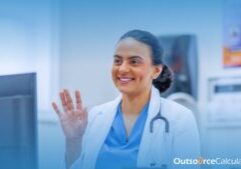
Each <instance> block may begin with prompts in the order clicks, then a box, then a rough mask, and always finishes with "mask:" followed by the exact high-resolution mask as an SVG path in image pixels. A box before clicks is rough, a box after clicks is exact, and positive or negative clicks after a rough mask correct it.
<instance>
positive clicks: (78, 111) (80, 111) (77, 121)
mask: <svg viewBox="0 0 241 169" xmlns="http://www.w3.org/2000/svg"><path fill="white" fill-rule="evenodd" d="M75 98H76V106H74V104H73V100H72V98H71V96H70V94H69V91H68V90H64V91H63V92H60V99H61V103H62V107H63V110H64V111H63V112H61V111H60V109H59V108H58V106H57V104H56V103H55V102H53V103H52V106H53V108H54V110H55V112H56V113H57V115H58V117H59V119H60V123H61V126H62V129H63V132H64V134H65V137H66V139H70V140H72V139H82V136H83V134H84V131H85V129H86V126H87V111H86V109H85V108H84V107H83V105H82V101H81V97H80V92H79V91H76V92H75Z"/></svg>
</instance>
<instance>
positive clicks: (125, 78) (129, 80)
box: [117, 77, 135, 84]
mask: <svg viewBox="0 0 241 169" xmlns="http://www.w3.org/2000/svg"><path fill="white" fill-rule="evenodd" d="M117 79H118V80H119V82H120V83H121V84H127V83H129V82H131V81H133V80H135V79H134V78H130V77H118V78H117Z"/></svg>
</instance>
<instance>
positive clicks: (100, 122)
mask: <svg viewBox="0 0 241 169" xmlns="http://www.w3.org/2000/svg"><path fill="white" fill-rule="evenodd" d="M120 101H121V96H119V97H117V98H116V99H115V100H114V101H113V102H111V103H110V104H109V105H108V106H105V108H104V109H103V110H100V112H99V114H98V117H97V118H98V119H96V122H95V123H93V126H92V127H91V128H92V130H91V131H90V133H89V136H91V138H89V140H90V142H91V143H89V144H91V146H89V147H90V149H89V150H88V151H87V152H86V153H87V158H88V159H89V160H87V161H88V164H87V165H85V167H86V168H88V169H94V168H95V163H96V161H97V157H98V152H99V151H100V149H101V146H102V145H103V143H104V141H105V138H106V136H107V134H108V132H109V130H110V128H111V125H112V122H113V120H114V117H115V114H116V110H117V106H118V104H119V103H120Z"/></svg>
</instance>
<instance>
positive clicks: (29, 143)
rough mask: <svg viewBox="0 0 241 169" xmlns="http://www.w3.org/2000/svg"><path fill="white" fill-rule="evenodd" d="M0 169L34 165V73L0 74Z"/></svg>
mask: <svg viewBox="0 0 241 169" xmlns="http://www.w3.org/2000/svg"><path fill="white" fill-rule="evenodd" d="M0 169H37V106H36V73H26V74H15V75H2V76H0Z"/></svg>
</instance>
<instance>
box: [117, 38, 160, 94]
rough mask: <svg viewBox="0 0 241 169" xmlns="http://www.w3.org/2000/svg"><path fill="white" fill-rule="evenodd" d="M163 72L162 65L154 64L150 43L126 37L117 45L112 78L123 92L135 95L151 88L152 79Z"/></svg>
mask: <svg viewBox="0 0 241 169" xmlns="http://www.w3.org/2000/svg"><path fill="white" fill-rule="evenodd" d="M160 72H161V66H154V65H153V64H152V59H151V50H150V48H149V46H148V45H146V44H144V43H142V42H139V41H136V40H135V39H133V38H126V39H123V40H121V41H119V43H118V44H117V46H116V50H115V54H114V61H113V66H112V79H113V81H114V84H115V86H116V87H117V88H118V89H119V91H120V92H121V93H123V94H128V95H133V94H134V95H135V94H139V93H140V92H144V91H145V90H149V89H150V88H151V85H152V80H153V79H154V78H156V77H157V76H158V75H159V74H160Z"/></svg>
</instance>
